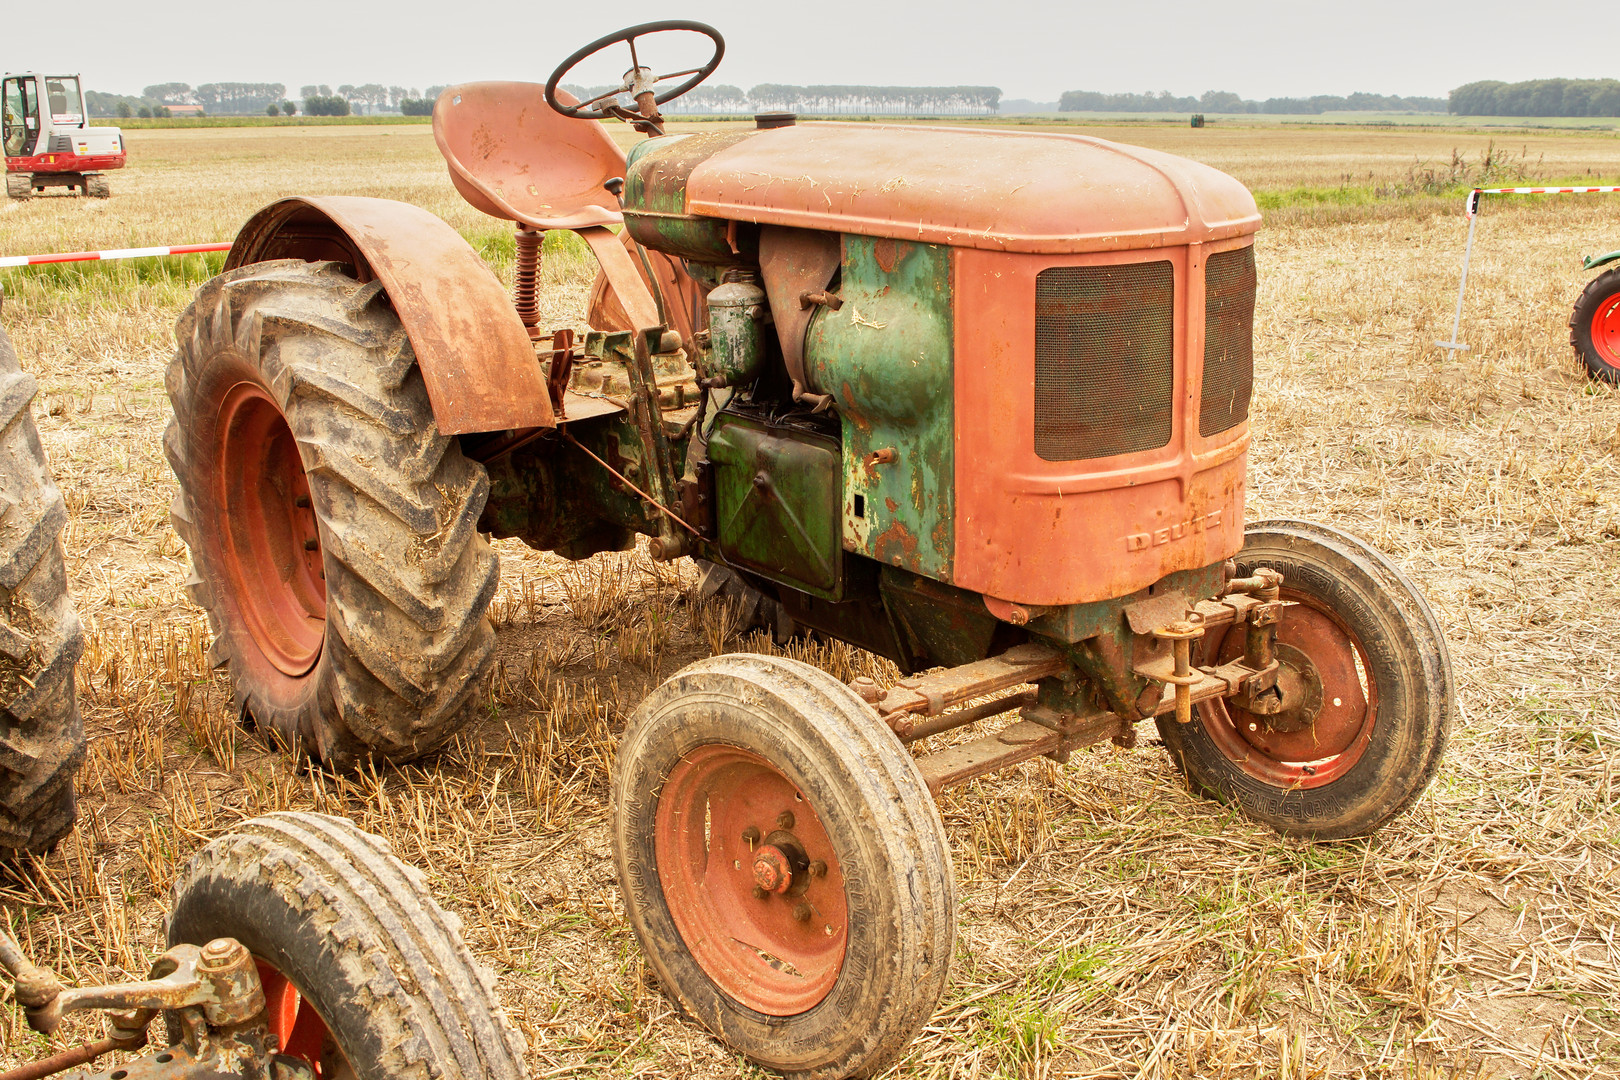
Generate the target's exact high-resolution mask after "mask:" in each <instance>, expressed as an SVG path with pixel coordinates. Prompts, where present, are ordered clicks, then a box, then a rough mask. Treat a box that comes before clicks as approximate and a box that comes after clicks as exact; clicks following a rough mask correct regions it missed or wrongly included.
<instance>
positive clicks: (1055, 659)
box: [873, 645, 1072, 738]
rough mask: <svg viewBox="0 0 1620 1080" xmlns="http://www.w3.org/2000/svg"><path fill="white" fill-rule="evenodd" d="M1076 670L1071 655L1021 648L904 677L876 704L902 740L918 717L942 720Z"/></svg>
mask: <svg viewBox="0 0 1620 1080" xmlns="http://www.w3.org/2000/svg"><path fill="white" fill-rule="evenodd" d="M1070 670H1072V667H1071V665H1070V662H1069V660H1068V658H1067V657H1065V656H1064V655H1063V654H1062V653H1060V652H1058V651H1057V650H1056V649H1049V648H1046V647H1045V646H1042V645H1019V646H1017V647H1016V648H1012V649H1008V650H1007V651H1006V652H1004V653H1002V654H1001V655H999V656H992V657H990V658H989V659H986V660H977V661H974V662H973V663H971V664H963V665H961V666H960V667H953V668H946V669H945V670H943V671H935V672H930V673H929V674H927V675H920V676H916V677H914V678H909V679H901V680H900V681H899V682H897V683H895V684H894V685H893V686H891V687H890V688H889V689H888V691H887V692H886V693H885V694H884V695H883V697H881V698H880V699H879V700H878V701H877V702H876V703H875V704H874V705H873V708H875V709H876V710H877V711H878V714H879V715H880V716H882V717H883V721H884V723H886V724H888V725H889V727H890V728H891V729H893V731H894V732H895V733H896V734H897V735H899V736H900V737H901V738H906V737H907V736H908V735H910V734H911V732H912V730H913V728H914V727H915V721H914V720H913V719H912V717H913V716H914V715H916V714H921V715H924V716H938V715H940V714H941V713H943V712H944V711H945V710H946V709H948V708H950V707H951V706H952V705H958V704H960V703H962V702H964V701H969V700H971V699H973V698H976V697H983V696H984V695H986V694H993V693H995V692H996V691H998V690H1006V689H1008V688H1009V687H1013V686H1018V685H1020V684H1021V683H1027V682H1034V681H1036V680H1037V679H1044V678H1048V677H1050V676H1053V675H1062V674H1065V673H1067V672H1069V671H1070Z"/></svg>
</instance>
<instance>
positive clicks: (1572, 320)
mask: <svg viewBox="0 0 1620 1080" xmlns="http://www.w3.org/2000/svg"><path fill="white" fill-rule="evenodd" d="M1569 343H1570V344H1571V345H1573V346H1574V347H1575V351H1576V353H1578V354H1579V355H1580V358H1581V363H1583V364H1585V365H1586V371H1587V374H1589V375H1591V376H1592V378H1594V379H1601V380H1602V381H1604V382H1606V383H1612V384H1615V385H1620V267H1615V268H1614V269H1612V270H1609V271H1607V272H1606V273H1602V274H1599V275H1598V276H1597V277H1595V278H1593V279H1592V280H1591V281H1589V282H1588V283H1587V285H1586V288H1585V289H1584V290H1582V292H1581V295H1580V299H1578V300H1576V301H1575V310H1574V311H1573V312H1572V313H1571V314H1570V316H1569Z"/></svg>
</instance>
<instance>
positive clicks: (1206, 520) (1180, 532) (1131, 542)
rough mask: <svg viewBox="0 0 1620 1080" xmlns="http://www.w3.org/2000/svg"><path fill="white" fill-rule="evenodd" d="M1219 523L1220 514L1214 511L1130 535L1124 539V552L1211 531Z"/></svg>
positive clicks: (1141, 549) (1156, 545)
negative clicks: (1207, 530) (1148, 531)
mask: <svg viewBox="0 0 1620 1080" xmlns="http://www.w3.org/2000/svg"><path fill="white" fill-rule="evenodd" d="M1220 523H1221V512H1220V511H1219V510H1216V511H1215V512H1214V513H1211V514H1204V515H1202V516H1200V517H1195V518H1188V519H1187V520H1186V521H1178V522H1176V524H1174V525H1166V526H1165V527H1164V528H1162V529H1155V530H1154V531H1153V532H1150V533H1131V534H1130V535H1129V536H1127V537H1126V538H1125V550H1126V551H1143V550H1145V549H1147V548H1149V547H1158V546H1159V545H1160V544H1168V543H1170V542H1171V541H1172V540H1180V539H1181V538H1182V537H1184V536H1188V535H1190V534H1192V533H1201V532H1203V531H1204V530H1206V529H1213V528H1215V527H1216V526H1218V525H1219V524H1220Z"/></svg>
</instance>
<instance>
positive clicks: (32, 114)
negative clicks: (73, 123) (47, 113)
mask: <svg viewBox="0 0 1620 1080" xmlns="http://www.w3.org/2000/svg"><path fill="white" fill-rule="evenodd" d="M4 98H5V107H4V128H3V133H4V135H3V137H4V142H5V150H6V157H8V158H11V157H24V156H26V154H27V152H28V150H29V149H30V148H31V147H32V146H33V145H34V142H35V141H36V140H37V139H38V138H39V91H38V88H37V86H36V84H35V82H34V80H33V79H28V78H19V77H17V76H10V77H8V78H7V79H6V81H5V89H4Z"/></svg>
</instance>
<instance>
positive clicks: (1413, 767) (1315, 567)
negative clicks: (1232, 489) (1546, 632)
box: [1158, 521, 1455, 840]
mask: <svg viewBox="0 0 1620 1080" xmlns="http://www.w3.org/2000/svg"><path fill="white" fill-rule="evenodd" d="M1237 564H1238V573H1239V574H1241V575H1245V576H1246V575H1249V574H1252V573H1253V572H1254V571H1255V570H1256V569H1257V568H1259V567H1263V566H1264V567H1270V568H1271V569H1273V570H1277V571H1279V572H1280V573H1281V574H1282V575H1283V586H1282V599H1283V600H1285V601H1292V606H1290V607H1287V608H1285V609H1284V610H1283V614H1282V618H1281V620H1280V621H1279V622H1278V624H1277V637H1276V641H1277V659H1278V661H1279V663H1280V664H1281V671H1280V674H1279V676H1278V687H1279V688H1280V689H1281V690H1282V691H1283V709H1282V711H1281V712H1279V713H1277V714H1275V715H1261V714H1258V713H1256V714H1251V713H1249V712H1247V711H1245V710H1243V709H1241V708H1239V707H1238V706H1237V705H1235V704H1234V703H1232V702H1230V701H1226V700H1222V699H1216V700H1214V701H1209V702H1204V703H1203V704H1201V705H1199V706H1198V707H1197V710H1196V711H1195V714H1194V717H1193V720H1192V722H1191V723H1188V724H1178V723H1177V722H1176V720H1175V717H1174V716H1163V717H1160V718H1159V719H1158V727H1159V734H1160V736H1161V737H1162V738H1163V739H1164V744H1165V746H1166V748H1167V749H1168V750H1169V751H1170V758H1171V761H1172V762H1173V763H1174V764H1175V766H1176V768H1177V769H1178V770H1179V771H1180V772H1181V774H1182V775H1183V776H1184V777H1185V778H1186V780H1187V782H1188V784H1189V785H1190V786H1191V787H1192V788H1193V790H1194V791H1197V792H1199V793H1201V794H1204V795H1207V796H1209V797H1211V798H1213V799H1215V800H1217V801H1219V802H1223V803H1229V804H1232V805H1234V806H1236V807H1237V808H1238V809H1239V810H1241V811H1242V812H1243V813H1244V814H1245V815H1247V816H1248V817H1250V818H1253V819H1255V820H1256V821H1260V822H1264V823H1265V824H1268V825H1271V826H1272V827H1274V828H1276V829H1277V830H1279V831H1280V832H1283V833H1288V834H1291V835H1296V836H1306V837H1312V838H1315V839H1319V840H1341V839H1345V838H1348V837H1352V836H1361V835H1364V834H1366V833H1369V832H1372V831H1373V830H1374V829H1376V828H1378V827H1379V826H1380V825H1382V824H1384V823H1385V822H1387V821H1389V820H1390V819H1392V818H1394V817H1395V816H1396V815H1398V814H1400V813H1401V812H1402V811H1404V810H1405V809H1406V808H1407V807H1408V806H1410V805H1411V803H1412V801H1413V800H1415V799H1416V798H1417V797H1418V795H1420V794H1421V793H1422V792H1423V789H1424V788H1425V787H1427V786H1428V783H1429V781H1430V779H1431V778H1432V777H1433V776H1434V771H1435V769H1436V768H1437V767H1438V765H1439V763H1440V757H1441V754H1442V753H1443V752H1444V750H1445V745H1446V738H1447V734H1448V732H1449V729H1450V725H1451V718H1452V714H1453V712H1454V709H1455V706H1454V703H1453V700H1452V694H1453V683H1452V675H1451V658H1450V656H1449V654H1448V653H1447V651H1446V642H1445V638H1444V637H1443V636H1442V635H1441V633H1440V627H1439V625H1438V624H1437V623H1436V622H1435V619H1434V615H1433V613H1432V612H1430V610H1429V606H1428V604H1427V603H1425V602H1424V600H1423V597H1422V595H1421V594H1420V593H1419V592H1418V590H1417V588H1416V586H1414V585H1413V584H1412V583H1411V582H1410V581H1409V580H1407V578H1406V576H1405V575H1404V574H1402V573H1401V572H1400V571H1399V570H1397V569H1396V568H1395V567H1394V566H1393V565H1392V564H1391V563H1390V562H1389V561H1388V560H1386V559H1385V558H1384V557H1383V556H1382V555H1380V554H1379V553H1378V552H1377V551H1375V550H1374V549H1372V548H1370V547H1368V546H1367V545H1366V544H1363V543H1362V542H1361V541H1359V540H1357V539H1355V538H1354V537H1352V536H1349V535H1347V534H1345V533H1342V532H1339V531H1338V530H1336V529H1330V528H1328V527H1326V526H1323V525H1315V524H1311V523H1308V522H1303V521H1263V522H1260V523H1259V524H1257V525H1254V526H1251V527H1250V528H1249V530H1248V531H1247V533H1246V535H1245V538H1244V545H1243V550H1242V552H1240V553H1239V554H1238V557H1237ZM1243 637H1244V632H1243V629H1242V628H1241V627H1235V628H1228V629H1227V630H1225V632H1223V633H1217V634H1214V635H1212V636H1210V637H1207V638H1205V639H1203V640H1202V641H1201V642H1200V646H1201V648H1202V656H1201V658H1200V659H1198V660H1197V661H1196V662H1197V663H1199V664H1201V665H1206V666H1207V665H1214V664H1224V663H1227V662H1229V661H1231V660H1235V659H1237V658H1238V657H1239V656H1241V655H1242V653H1243Z"/></svg>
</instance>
